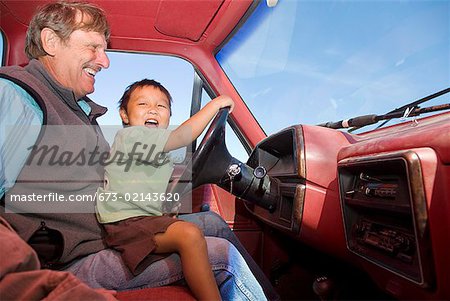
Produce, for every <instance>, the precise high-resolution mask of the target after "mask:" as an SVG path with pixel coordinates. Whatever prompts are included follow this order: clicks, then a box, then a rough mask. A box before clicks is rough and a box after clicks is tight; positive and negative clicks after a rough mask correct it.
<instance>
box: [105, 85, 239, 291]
mask: <svg viewBox="0 0 450 301" xmlns="http://www.w3.org/2000/svg"><path fill="white" fill-rule="evenodd" d="M171 101H172V97H171V96H170V93H169V92H168V91H167V90H166V89H165V88H164V87H163V86H162V85H161V84H160V83H158V82H156V81H154V80H148V79H144V80H141V81H139V82H135V83H133V84H131V85H130V86H129V87H128V88H127V89H126V90H125V92H124V94H123V96H122V98H121V99H120V116H121V119H122V121H123V123H124V125H127V126H128V127H126V128H124V129H123V130H121V131H119V132H118V134H117V135H116V137H115V141H114V144H113V146H112V148H111V152H110V159H111V164H109V165H107V166H106V173H105V187H104V189H102V188H100V189H99V191H98V197H97V217H98V220H99V222H100V223H103V224H104V227H105V230H106V232H107V235H106V239H105V241H106V243H107V244H108V246H110V247H111V248H114V249H116V250H118V251H119V252H120V253H121V256H122V258H123V260H124V262H125V264H126V265H127V266H128V268H129V269H130V270H131V271H132V273H134V274H138V273H139V272H140V271H142V270H143V269H145V267H146V266H148V265H149V264H150V263H151V262H153V261H155V256H149V255H150V254H152V253H156V254H160V253H169V252H178V253H179V255H180V257H181V262H182V268H183V273H184V276H185V279H186V282H187V283H188V285H189V287H190V289H191V290H192V292H193V293H194V295H195V297H196V298H197V299H199V300H219V299H220V295H219V291H218V288H217V285H216V283H215V280H214V276H213V273H212V270H211V266H210V264H209V262H208V254H207V249H206V242H205V239H204V237H203V233H202V232H201V230H200V229H199V228H198V227H197V226H195V225H194V224H191V223H188V222H184V221H180V220H177V219H175V218H172V217H170V216H168V215H164V214H165V213H170V212H164V208H163V207H164V206H163V205H162V204H163V203H164V201H166V203H168V202H167V201H169V200H168V199H167V197H168V196H167V197H166V196H165V195H164V193H165V191H166V189H167V185H168V182H169V179H170V176H171V173H172V164H171V162H170V160H168V159H167V158H165V157H164V156H163V155H162V156H161V154H163V153H165V152H168V151H170V150H174V149H177V148H180V147H183V146H186V145H188V144H190V143H191V142H192V141H193V140H194V139H196V138H197V137H198V136H199V135H200V134H201V133H202V131H203V130H204V129H205V127H206V126H207V125H208V123H209V121H210V120H211V119H212V118H213V117H214V116H215V114H216V113H217V112H218V111H219V109H221V108H224V107H230V111H231V110H232V109H233V106H234V103H233V101H232V99H231V98H229V97H228V96H219V97H217V98H215V99H213V100H212V101H211V102H209V103H208V104H207V105H206V106H205V107H204V108H202V110H200V111H199V112H198V113H197V114H195V115H194V116H192V117H191V118H189V119H188V120H187V121H185V122H184V123H183V124H182V125H180V126H179V127H177V128H176V129H175V130H173V131H167V130H166V129H167V127H168V126H169V121H170V116H171ZM148 154H150V155H148ZM154 154H156V156H155V155H154ZM170 201H175V200H170Z"/></svg>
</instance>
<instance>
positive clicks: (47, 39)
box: [41, 28, 60, 56]
mask: <svg viewBox="0 0 450 301" xmlns="http://www.w3.org/2000/svg"><path fill="white" fill-rule="evenodd" d="M41 41H42V47H43V48H44V51H45V52H46V53H47V54H48V55H50V56H55V54H56V49H57V46H58V43H59V41H60V39H59V37H58V36H57V35H56V33H55V32H54V31H53V30H52V29H50V28H44V29H42V31H41Z"/></svg>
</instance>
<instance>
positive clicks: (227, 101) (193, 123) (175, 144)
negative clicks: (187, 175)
mask: <svg viewBox="0 0 450 301" xmlns="http://www.w3.org/2000/svg"><path fill="white" fill-rule="evenodd" d="M225 107H230V112H231V111H232V110H233V107H234V102H233V100H232V99H231V98H230V97H228V96H226V95H221V96H219V97H216V98H214V99H213V100H211V101H210V102H209V103H208V104H207V105H206V106H204V107H203V108H202V109H201V110H200V111H199V112H197V114H195V115H194V116H192V117H191V118H189V119H188V120H186V121H185V122H183V123H182V124H181V125H180V126H179V127H177V128H176V129H175V130H174V131H172V132H171V133H170V136H169V139H168V140H167V143H166V145H165V146H164V151H165V152H168V151H171V150H174V149H177V148H180V147H183V146H186V145H189V144H190V143H192V141H194V140H195V139H197V137H198V136H200V134H201V133H202V132H203V130H204V129H205V127H206V126H207V125H208V123H209V122H210V121H211V119H213V117H214V116H215V115H216V113H217V112H218V111H219V110H220V109H221V108H225Z"/></svg>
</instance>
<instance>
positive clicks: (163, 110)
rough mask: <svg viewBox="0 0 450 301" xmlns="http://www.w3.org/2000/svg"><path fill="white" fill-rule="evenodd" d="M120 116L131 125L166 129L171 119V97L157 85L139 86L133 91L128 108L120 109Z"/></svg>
mask: <svg viewBox="0 0 450 301" xmlns="http://www.w3.org/2000/svg"><path fill="white" fill-rule="evenodd" d="M120 117H121V118H122V121H123V122H124V123H126V124H128V125H130V126H136V125H143V126H146V127H151V128H162V129H166V128H167V127H168V126H169V121H170V103H169V99H168V98H167V96H166V95H165V94H164V93H163V92H161V91H160V90H159V89H158V88H156V87H153V86H144V87H139V88H137V89H136V90H134V91H133V93H131V95H130V99H129V100H128V104H127V110H126V111H125V110H124V109H120Z"/></svg>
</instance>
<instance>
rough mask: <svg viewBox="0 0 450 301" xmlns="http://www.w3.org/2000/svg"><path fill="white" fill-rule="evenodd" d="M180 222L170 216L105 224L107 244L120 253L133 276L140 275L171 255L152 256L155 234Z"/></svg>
mask: <svg viewBox="0 0 450 301" xmlns="http://www.w3.org/2000/svg"><path fill="white" fill-rule="evenodd" d="M179 221H180V220H178V219H175V218H172V217H169V216H139V217H133V218H129V219H125V220H122V221H118V222H115V223H109V224H104V225H103V226H104V227H105V230H106V237H105V242H106V244H107V245H108V247H110V248H112V249H115V250H117V251H119V252H120V255H121V257H122V260H123V262H124V263H125V265H126V266H127V267H128V268H129V269H130V271H131V273H133V275H138V274H139V273H141V272H142V271H143V270H145V268H147V267H148V266H149V265H150V264H152V263H153V262H155V261H158V260H160V259H163V258H165V257H167V255H169V254H152V252H153V251H154V250H155V248H156V243H155V234H157V233H164V232H166V230H167V228H168V227H169V226H170V225H171V224H173V223H175V222H179Z"/></svg>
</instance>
